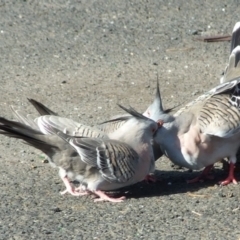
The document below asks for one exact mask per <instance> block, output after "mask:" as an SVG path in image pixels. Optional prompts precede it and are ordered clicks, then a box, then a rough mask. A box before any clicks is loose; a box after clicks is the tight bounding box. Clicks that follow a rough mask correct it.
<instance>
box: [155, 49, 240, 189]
mask: <svg viewBox="0 0 240 240" xmlns="http://www.w3.org/2000/svg"><path fill="white" fill-rule="evenodd" d="M231 55H232V56H231V57H230V59H232V58H234V57H235V63H236V61H238V60H239V59H240V58H239V56H240V46H238V47H236V48H235V49H234V50H233V53H232V54H231ZM237 65H238V64H237V63H236V64H235V66H237ZM239 89H240V77H238V78H236V79H233V80H231V81H227V82H225V83H223V84H221V85H219V86H217V87H215V88H213V89H212V90H210V91H209V92H207V93H205V94H203V95H201V96H200V97H198V98H197V99H196V100H194V101H192V102H190V103H189V104H187V105H186V106H184V107H183V108H181V109H180V110H178V111H177V112H176V113H175V114H174V115H173V116H171V115H168V116H166V113H164V111H163V109H162V112H163V113H161V112H160V114H157V116H156V117H157V119H165V121H164V124H163V126H162V127H161V128H160V129H159V130H158V132H157V134H156V137H155V141H156V142H157V143H158V144H159V146H160V148H161V150H162V151H163V153H164V154H165V155H166V156H167V157H168V158H170V160H171V161H172V162H173V163H175V164H177V165H179V166H183V167H186V168H189V169H201V168H203V167H207V168H206V169H205V172H204V173H207V172H208V171H209V169H210V168H211V167H212V165H213V164H214V163H215V162H217V161H219V160H221V159H223V158H228V159H229V161H230V170H229V176H228V177H227V178H226V180H224V181H222V182H221V185H226V184H228V183H230V182H233V183H237V181H236V180H235V178H234V165H235V163H236V153H237V150H238V148H239V146H240V100H239V99H240V90H239ZM159 99H160V96H159ZM161 114H162V117H161ZM151 117H152V116H151Z"/></svg>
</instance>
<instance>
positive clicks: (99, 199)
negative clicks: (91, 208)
mask: <svg viewBox="0 0 240 240" xmlns="http://www.w3.org/2000/svg"><path fill="white" fill-rule="evenodd" d="M93 193H94V194H96V195H97V196H99V197H100V198H97V199H94V202H101V201H108V202H115V203H116V202H123V200H124V199H126V198H125V197H124V196H123V197H120V198H111V197H109V196H107V195H106V194H105V193H104V192H103V191H100V190H98V191H94V192H93Z"/></svg>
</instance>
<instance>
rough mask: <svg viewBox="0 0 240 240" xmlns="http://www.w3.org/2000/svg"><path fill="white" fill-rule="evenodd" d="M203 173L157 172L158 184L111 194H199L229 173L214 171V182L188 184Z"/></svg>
mask: <svg viewBox="0 0 240 240" xmlns="http://www.w3.org/2000/svg"><path fill="white" fill-rule="evenodd" d="M200 173H201V171H196V172H190V171H189V170H186V171H174V170H172V171H171V170H170V171H159V170H156V171H155V174H154V175H155V176H156V177H157V181H156V182H151V183H148V182H146V181H143V182H140V183H137V184H135V185H132V186H129V187H125V188H122V189H119V190H118V191H115V192H114V193H113V192H109V193H110V195H112V194H114V196H116V197H117V196H122V195H124V196H126V198H149V197H157V196H166V195H174V194H181V193H187V192H191V193H194V192H197V191H198V190H200V189H203V188H208V187H212V186H214V185H216V184H219V181H221V180H223V179H225V178H226V177H227V175H228V173H227V172H226V171H225V170H223V169H214V171H213V172H212V173H213V176H214V179H212V180H208V179H207V180H204V181H203V182H197V183H190V184H189V183H187V180H190V179H193V178H195V177H197V176H198V175H199V174H200ZM236 178H237V179H240V173H239V172H238V173H236Z"/></svg>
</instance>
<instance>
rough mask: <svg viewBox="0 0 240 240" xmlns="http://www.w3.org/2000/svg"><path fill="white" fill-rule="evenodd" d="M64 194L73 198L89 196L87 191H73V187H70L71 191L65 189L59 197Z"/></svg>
mask: <svg viewBox="0 0 240 240" xmlns="http://www.w3.org/2000/svg"><path fill="white" fill-rule="evenodd" d="M66 193H70V194H71V195H73V196H84V195H88V194H89V193H88V192H87V191H80V190H78V189H75V188H74V187H72V188H71V189H68V188H66V189H65V190H64V191H62V192H60V194H61V195H64V194H66Z"/></svg>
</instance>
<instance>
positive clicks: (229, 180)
mask: <svg viewBox="0 0 240 240" xmlns="http://www.w3.org/2000/svg"><path fill="white" fill-rule="evenodd" d="M234 168H235V164H234V163H232V162H231V163H230V168H229V174H228V177H227V178H226V179H225V180H224V181H221V182H219V184H220V185H221V186H226V185H228V184H229V183H233V184H238V183H237V180H236V179H235V177H234Z"/></svg>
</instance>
